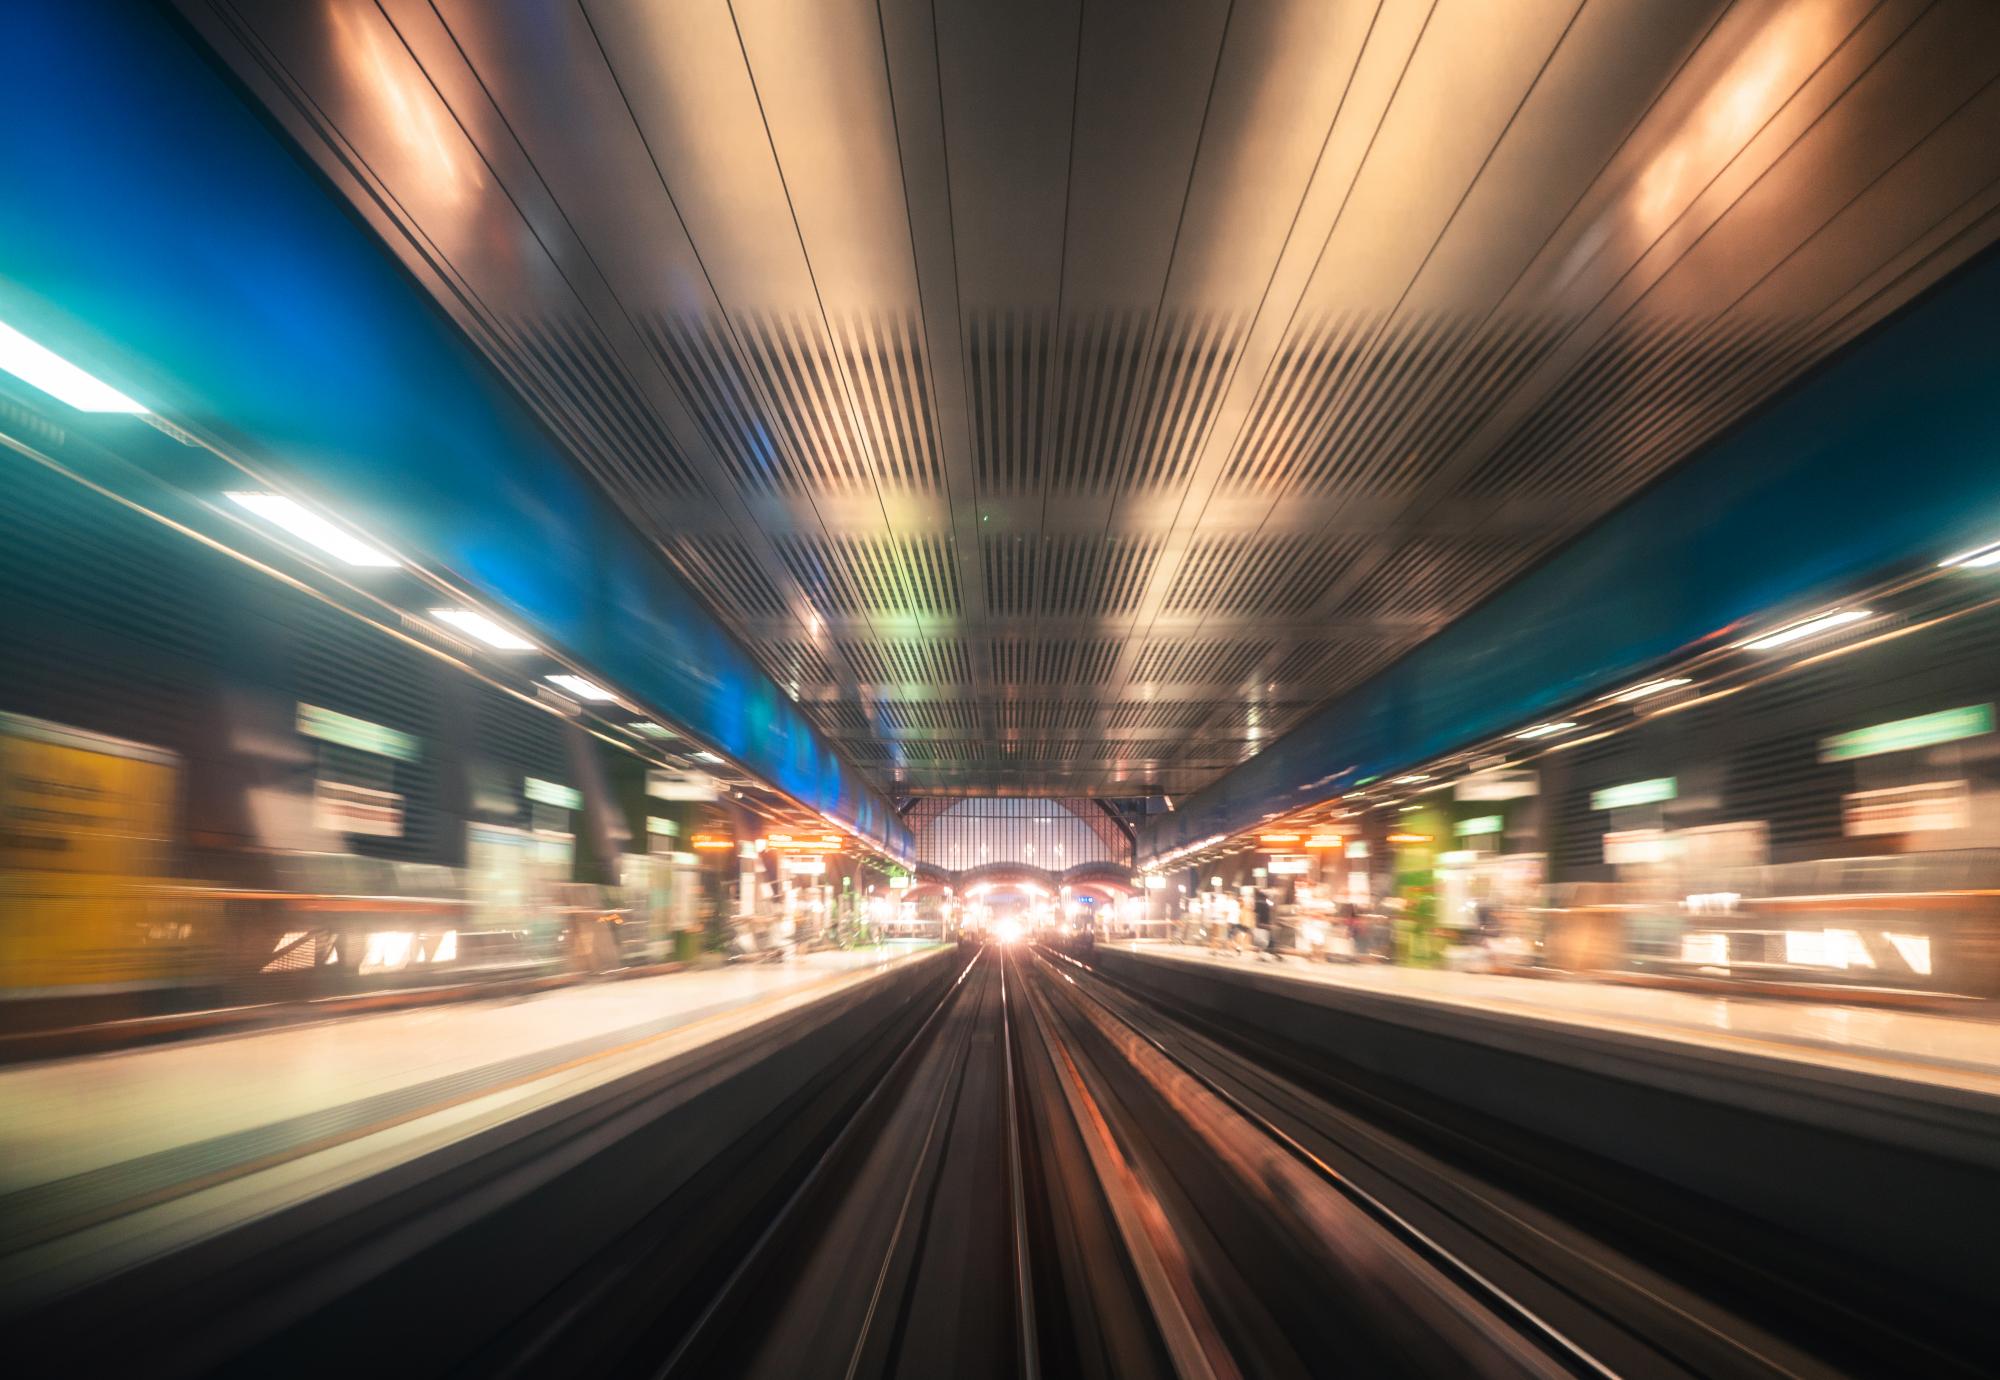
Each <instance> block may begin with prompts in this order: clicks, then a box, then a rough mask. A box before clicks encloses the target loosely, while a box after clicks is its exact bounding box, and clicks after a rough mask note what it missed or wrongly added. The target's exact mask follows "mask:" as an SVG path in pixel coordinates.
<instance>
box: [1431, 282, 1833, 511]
mask: <svg viewBox="0 0 2000 1380" xmlns="http://www.w3.org/2000/svg"><path fill="white" fill-rule="evenodd" d="M1828 344H1829V342H1828V341H1827V339H1826V338H1825V337H1824V336H1819V337H1817V338H1815V337H1814V336H1813V335H1812V333H1811V332H1809V330H1808V328H1807V327H1806V326H1805V325H1804V324H1803V323H1781V324H1775V325H1774V324H1772V323H1769V322H1749V321H1742V322H1733V323H1728V322H1726V323H1721V324H1718V323H1716V322H1713V321H1703V322H1687V321H1682V322H1671V323H1660V322H1638V323H1633V322H1621V323H1620V324H1619V325H1618V326H1616V327H1614V328H1613V329H1612V330H1610V331H1608V332H1607V333H1606V334H1605V336H1604V337H1603V338H1602V339H1601V340H1599V341H1597V342H1596V343H1595V344H1593V345H1592V346H1591V348H1590V350H1589V352H1588V353H1587V354H1586V355H1585V356H1584V358H1583V360H1582V361H1581V362H1580V363H1579V364H1578V365H1577V366H1576V367H1575V368H1574V369H1572V370H1571V371H1570V372H1569V373H1568V374H1567V375H1566V376H1565V377H1564V378H1563V380H1562V382H1561V383H1560V384H1558V385H1557V386H1556V387H1555V388H1554V389H1553V390H1552V391H1551V392H1550V393H1549V395H1548V396H1547V397H1546V398H1544V399H1543V400H1542V401H1541V402H1540V403H1538V404H1537V405H1536V407H1535V408H1534V410H1533V411H1532V412H1530V413H1529V414H1528V416H1527V417H1526V418H1525V419H1523V420H1522V422H1521V423H1520V425H1518V426H1516V427H1515V428H1514V429H1513V430H1512V431H1511V432H1509V433H1508V435H1507V437H1506V439H1505V440H1503V441H1501V442H1500V444H1499V445H1498V446H1496V447H1495V448H1494V450H1493V453H1492V454H1491V455H1490V456H1488V457H1487V458H1486V459H1485V460H1484V461H1483V462H1482V463H1481V464H1480V467H1479V468H1478V470H1477V471H1475V472H1474V473H1473V474H1472V475H1471V476H1470V477H1469V479H1468V480H1467V488H1468V489H1469V490H1470V491H1472V492H1474V493H1479V494H1508V495H1514V494H1547V495H1562V496H1564V497H1565V498H1568V497H1572V496H1576V495H1584V494H1593V495H1594V494H1606V496H1609V495H1608V493H1607V491H1609V490H1611V489H1613V488H1614V487H1615V488H1616V489H1617V490H1618V491H1619V492H1624V493H1629V492H1631V491H1632V489H1633V488H1634V487H1636V486H1637V485H1639V484H1641V483H1643V482H1644V481H1645V480H1646V479H1647V478H1650V477H1651V476H1652V475H1653V474H1655V473H1657V472H1658V471H1660V470H1662V469H1664V468H1666V467H1667V466H1668V465H1670V464H1672V463H1673V462H1674V461H1676V460H1678V459H1680V458H1681V457H1683V456H1685V455H1687V454H1688V453H1689V452H1690V451H1691V450H1693V449H1694V448H1695V447H1696V446H1698V445H1699V444H1700V442H1701V441H1703V440H1705V439H1706V438H1708V437H1710V436H1712V435H1714V434H1715V433H1716V432H1717V431H1719V430H1720V429H1722V428H1723V427H1724V426H1726V425H1727V424H1728V423H1729V422H1730V421H1732V420H1734V419H1735V418H1736V417H1738V416H1740V415H1742V413H1743V412H1745V411H1746V410H1747V409H1748V408H1750V407H1751V406H1752V405H1754V404H1755V403H1757V402H1759V401H1761V400H1762V399H1764V398H1766V397H1769V396H1770V394H1771V392H1772V391H1773V390H1774V389H1776V388H1777V387H1778V386H1779V385H1780V384H1781V383H1783V382H1784V381H1785V380H1786V379H1788V378H1790V377H1792V376H1793V375H1794V374H1796V373H1798V371H1799V370H1800V369H1801V368H1803V367H1804V366H1805V365H1806V364H1808V363H1810V362H1811V361H1812V360H1813V359H1816V358H1819V357H1821V356H1822V355H1824V354H1825V352H1826V350H1827V348H1828ZM1579 516H1582V515H1581V514H1579Z"/></svg>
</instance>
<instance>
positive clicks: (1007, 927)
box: [993, 920, 1021, 944]
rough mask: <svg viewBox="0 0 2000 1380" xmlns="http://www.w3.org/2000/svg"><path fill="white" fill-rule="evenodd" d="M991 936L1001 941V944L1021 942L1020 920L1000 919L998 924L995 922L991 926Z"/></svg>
mask: <svg viewBox="0 0 2000 1380" xmlns="http://www.w3.org/2000/svg"><path fill="white" fill-rule="evenodd" d="M993 937H994V938H995V939H997V940H999V941H1000V942H1001V943H1002V944H1018V943H1020V942H1021V922H1020V921H1018V920H1002V921H1000V922H999V923H998V924H996V925H995V926H994V927H993Z"/></svg>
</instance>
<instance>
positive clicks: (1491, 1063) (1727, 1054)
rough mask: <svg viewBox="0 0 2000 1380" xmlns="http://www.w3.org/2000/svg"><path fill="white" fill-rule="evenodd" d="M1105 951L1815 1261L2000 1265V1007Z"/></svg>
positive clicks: (1513, 1137) (1439, 1110)
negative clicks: (1982, 1015)
mask: <svg viewBox="0 0 2000 1380" xmlns="http://www.w3.org/2000/svg"><path fill="white" fill-rule="evenodd" d="M1094 966H1095V967H1096V968H1097V969H1098V971H1100V972H1102V973H1104V974H1106V975H1108V976H1110V977H1112V978H1114V979H1116V980H1118V981H1119V982H1121V983H1123V984H1125V985H1126V986H1128V987H1129V988H1131V989H1133V990H1135V991H1137V992H1139V993H1141V994H1143V995H1145V996H1147V997H1149V998H1152V999H1154V1000H1159V1001H1164V1002H1167V1003H1169V1004H1170V1006H1171V1007H1172V1008H1175V1009H1178V1010H1181V1011H1183V1012H1187V1013H1190V1014H1194V1015H1198V1016H1200V1017H1203V1018H1205V1019H1208V1020H1212V1021H1214V1022H1216V1023H1218V1025H1219V1026H1220V1027H1222V1028H1224V1029H1227V1030H1232V1031H1236V1032H1239V1033H1241V1034H1242V1035H1243V1036H1244V1037H1245V1038H1248V1039H1253V1040H1256V1041H1259V1042H1262V1044H1263V1045H1264V1046H1265V1047H1268V1048H1272V1049H1278V1050H1281V1051H1283V1053H1282V1056H1281V1057H1282V1058H1284V1059H1285V1060H1287V1061H1290V1066H1293V1067H1296V1068H1298V1069H1301V1070H1304V1075H1303V1076H1307V1077H1311V1078H1324V1079H1327V1080H1331V1081H1332V1082H1334V1083H1337V1084H1338V1085H1340V1087H1341V1088H1342V1089H1344V1090H1345V1091H1344V1092H1343V1094H1342V1095H1343V1096H1358V1097H1361V1098H1363V1099H1369V1100H1372V1101H1373V1103H1374V1104H1375V1105H1380V1106H1383V1107H1388V1108H1392V1109H1394V1110H1395V1111H1396V1112H1397V1114H1407V1115H1411V1116H1416V1117H1419V1118H1422V1119H1426V1120H1444V1121H1449V1122H1451V1123H1452V1124H1455V1125H1469V1124H1477V1125H1478V1126H1479V1127H1480V1128H1481V1129H1480V1130H1478V1131H1477V1132H1473V1133H1470V1134H1472V1135H1473V1136H1474V1138H1475V1139H1478V1140H1482V1141H1485V1142H1490V1143H1504V1144H1508V1145H1510V1146H1512V1147H1513V1149H1512V1150H1511V1151H1510V1152H1509V1153H1510V1154H1511V1155H1512V1156H1513V1158H1514V1160H1515V1161H1516V1162H1517V1163H1522V1164H1529V1165H1534V1164H1543V1163H1554V1162H1561V1161H1563V1160H1564V1159H1566V1158H1567V1157H1570V1156H1580V1157H1582V1162H1586V1163H1588V1164H1590V1165H1592V1166H1593V1167H1594V1168H1593V1172H1602V1173H1605V1174H1607V1175H1609V1176H1610V1177H1611V1178H1613V1179H1616V1180H1617V1181H1619V1182H1621V1183H1623V1184H1624V1187H1623V1188H1621V1189H1619V1190H1618V1193H1619V1194H1622V1195H1625V1196H1633V1195H1636V1196H1637V1197H1639V1198H1647V1197H1649V1196H1650V1195H1653V1194H1655V1193H1657V1192H1659V1191H1661V1190H1662V1189H1663V1188H1664V1189H1665V1190H1667V1191H1669V1192H1672V1193H1675V1194H1678V1195H1683V1197H1682V1198H1681V1199H1680V1201H1682V1202H1683V1203H1684V1204H1695V1205H1700V1210H1701V1211H1703V1212H1706V1211H1710V1210H1714V1211H1717V1212H1720V1213H1721V1214H1723V1216H1722V1217H1721V1218H1719V1219H1717V1222H1716V1223H1715V1224H1714V1230H1716V1231H1721V1232H1737V1231H1748V1232H1749V1233H1750V1235H1749V1236H1748V1237H1746V1238H1745V1239H1751V1238H1754V1239H1756V1240H1759V1241H1761V1242H1764V1243H1765V1244H1766V1246H1769V1248H1770V1249H1771V1250H1773V1251H1775V1250H1776V1249H1777V1248H1776V1247H1775V1246H1770V1243H1773V1242H1779V1241H1782V1242H1787V1243H1791V1244H1790V1245H1788V1246H1787V1247H1786V1249H1787V1250H1788V1251H1791V1252H1792V1253H1793V1254H1792V1256H1791V1257H1790V1258H1791V1259H1792V1260H1793V1261H1794V1263H1796V1264H1797V1265H1798V1266H1799V1268H1801V1269H1807V1268H1812V1266H1811V1262H1812V1260H1813V1259H1814V1258H1816V1256H1817V1255H1818V1254H1819V1253H1824V1252H1831V1253H1832V1254H1830V1255H1826V1256H1825V1257H1824V1258H1826V1259H1836V1260H1849V1261H1863V1260H1874V1261H1878V1262H1888V1263H1889V1264H1891V1265H1892V1266H1893V1268H1894V1269H1895V1270H1897V1271H1899V1272H1900V1273H1901V1274H1902V1276H1903V1277H1905V1278H1908V1279H1913V1280H1923V1281H1927V1282H1928V1283H1927V1285H1926V1287H1932V1286H1935V1287H1936V1288H1937V1289H1939V1290H1941V1291H1944V1294H1948V1293H1949V1292H1950V1291H1951V1290H1954V1289H1957V1288H1958V1287H1959V1286H1960V1284H1961V1283H1962V1282H1963V1281H1964V1280H1967V1279H1988V1278H1993V1277H1995V1275H1994V1271H1995V1270H1996V1269H2000V1248H1996V1246H1995V1245H1994V1242H1995V1241H1996V1240H2000V1236H1996V1235H1995V1234H1994V1233H1992V1232H1991V1231H1988V1230H1985V1229H1984V1228H1985V1227H1990V1226H1991V1225H1992V1222H1993V1216H1994V1213H1993V1209H1992V1206H1991V1203H1992V1195H1991V1185H1992V1183H1993V1178H1992V1176H1993V1175H1994V1174H1995V1173H1996V1172H2000V1025H1995V1024H1994V1023H1992V1022H1989V1021H1985V1020H1979V1019H1970V1018H1955V1017H1950V1016H1941V1015H1936V1014H1932V1013H1927V1012H1911V1011H1897V1010H1884V1009H1881V1008H1876V1007H1862V1006H1854V1007H1847V1006H1840V1005H1836V1004H1832V1003H1811V1002H1801V1001H1796V1000H1782V1001H1781V1000H1773V999H1770V998H1760V997H1750V996H1745V997H1733V996H1715V995H1709V994H1704V993H1693V992H1679V991H1670V990H1659V989H1652V988H1634V987H1624V986H1618V985H1615V984H1609V983H1593V982H1588V981H1565V980H1548V979H1540V980H1538V979H1535V978H1527V977H1519V976H1513V975H1504V974H1483V973H1464V972H1443V971H1434V970H1415V969H1408V968H1396V967H1389V966H1362V965H1353V966H1349V965H1340V964H1319V963H1309V962H1306V961H1304V960H1300V959H1287V960H1285V961H1283V962H1279V963H1272V962H1269V961H1267V960H1263V959H1259V958H1256V957H1253V956H1248V955H1245V956H1241V957H1234V956H1229V955H1224V954H1215V953H1211V952H1208V951H1206V950H1199V949H1193V948H1187V947H1180V946H1176V945H1170V944H1144V945H1131V944H1118V945H1104V946H1100V948H1099V950H1098V952H1097V956H1096V958H1095V960H1094ZM1689 1210H1691V1211H1692V1210H1693V1209H1689ZM1968 1214H1970V1215H1971V1216H1973V1217H1977V1218H1978V1219H1979V1220H1980V1221H1981V1223H1982V1229H1981V1230H1979V1231H1974V1232H1967V1231H1966V1230H1965V1226H1966V1223H1967V1221H1968ZM1745 1224H1754V1228H1752V1227H1750V1226H1746V1225H1745ZM1703 1229H1704V1230H1707V1229H1708V1228H1706V1227H1705V1228H1703ZM1760 1249H1763V1248H1762V1247H1760ZM1944 1294H1941V1295H1940V1296H1941V1297H1942V1296H1944Z"/></svg>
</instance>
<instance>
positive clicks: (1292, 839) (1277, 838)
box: [1257, 834, 1299, 843]
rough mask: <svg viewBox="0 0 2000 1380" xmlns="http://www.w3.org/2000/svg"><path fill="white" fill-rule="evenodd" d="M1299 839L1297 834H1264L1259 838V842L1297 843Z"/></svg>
mask: <svg viewBox="0 0 2000 1380" xmlns="http://www.w3.org/2000/svg"><path fill="white" fill-rule="evenodd" d="M1298 841H1299V836H1298V835H1297V834H1263V835H1260V836H1259V837H1258V839H1257V842H1259V843H1297V842H1298Z"/></svg>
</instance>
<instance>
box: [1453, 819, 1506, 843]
mask: <svg viewBox="0 0 2000 1380" xmlns="http://www.w3.org/2000/svg"><path fill="white" fill-rule="evenodd" d="M1455 827H1456V832H1457V833H1458V834H1459V836H1460V837H1462V838H1469V837H1471V836H1472V835H1474V834H1497V833H1499V832H1500V831H1501V830H1502V829H1503V828H1505V827H1506V821H1505V820H1503V819H1502V818H1501V817H1500V816H1499V815H1474V816H1473V817H1472V818H1471V819H1461V820H1460V821H1459V822H1458V824H1457V825H1456V826H1455Z"/></svg>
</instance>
